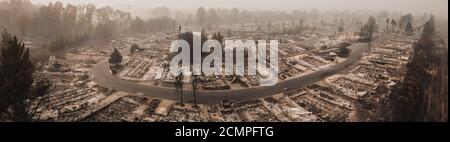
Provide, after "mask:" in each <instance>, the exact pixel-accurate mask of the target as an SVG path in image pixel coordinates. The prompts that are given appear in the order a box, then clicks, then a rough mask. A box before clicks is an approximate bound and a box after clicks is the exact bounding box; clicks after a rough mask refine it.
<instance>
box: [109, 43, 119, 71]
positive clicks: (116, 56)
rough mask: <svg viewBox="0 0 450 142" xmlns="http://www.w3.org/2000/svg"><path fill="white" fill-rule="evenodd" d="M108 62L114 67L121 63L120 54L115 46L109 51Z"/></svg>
mask: <svg viewBox="0 0 450 142" xmlns="http://www.w3.org/2000/svg"><path fill="white" fill-rule="evenodd" d="M109 63H110V64H112V65H113V66H114V67H117V66H119V65H120V63H122V55H121V54H120V52H119V51H118V50H117V49H116V48H114V51H113V52H112V53H111V56H110V58H109Z"/></svg>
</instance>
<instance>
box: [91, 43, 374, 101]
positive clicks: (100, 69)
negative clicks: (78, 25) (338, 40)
mask: <svg viewBox="0 0 450 142" xmlns="http://www.w3.org/2000/svg"><path fill="white" fill-rule="evenodd" d="M349 48H350V49H351V50H352V52H351V55H350V56H349V57H348V58H347V60H345V61H344V62H342V63H339V64H336V65H334V66H331V67H328V68H325V69H321V70H318V71H315V72H312V73H310V74H306V75H303V76H300V77H297V78H292V79H288V80H284V81H279V82H278V84H277V85H275V86H271V87H252V88H244V89H237V90H212V91H210V90H198V91H197V96H198V97H197V102H198V103H200V104H212V103H220V102H221V101H222V100H234V101H247V100H253V99H257V98H262V97H267V96H271V95H274V94H278V93H282V92H284V91H285V90H286V89H296V88H301V87H305V86H308V85H310V84H314V83H316V82H318V81H321V80H324V79H325V78H327V77H329V76H331V75H334V74H337V73H339V72H341V71H343V70H345V69H347V68H348V67H350V66H352V65H354V64H356V63H358V62H359V61H360V59H361V58H362V56H363V53H364V52H365V51H366V50H367V49H368V46H367V43H356V44H353V45H351V46H350V47H349ZM108 70H109V69H108V60H103V61H101V62H100V63H98V64H96V65H94V67H93V69H92V72H91V77H92V80H93V81H94V82H96V83H97V84H99V85H100V86H103V87H107V88H111V89H115V90H119V91H125V92H129V93H143V94H144V95H145V96H149V97H155V98H162V99H169V100H179V99H180V96H179V94H178V93H176V90H175V88H164V87H156V86H149V85H142V84H138V83H135V82H130V81H125V80H120V79H118V78H116V77H114V76H113V75H112V74H110V73H109V71H108ZM183 94H184V97H183V98H184V101H185V102H188V103H192V102H193V101H194V99H193V95H192V91H189V90H185V91H184V92H183Z"/></svg>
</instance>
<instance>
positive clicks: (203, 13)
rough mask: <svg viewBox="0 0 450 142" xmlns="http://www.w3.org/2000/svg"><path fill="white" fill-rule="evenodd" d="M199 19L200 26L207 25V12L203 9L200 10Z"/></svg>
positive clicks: (198, 11)
mask: <svg viewBox="0 0 450 142" xmlns="http://www.w3.org/2000/svg"><path fill="white" fill-rule="evenodd" d="M197 19H198V22H199V24H200V26H203V25H204V24H205V19H206V10H205V9H204V8H203V7H200V8H198V10H197Z"/></svg>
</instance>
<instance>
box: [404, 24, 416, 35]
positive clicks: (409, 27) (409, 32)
mask: <svg viewBox="0 0 450 142" xmlns="http://www.w3.org/2000/svg"><path fill="white" fill-rule="evenodd" d="M405 32H406V34H407V35H412V34H413V32H414V29H413V26H412V24H411V22H408V23H407V24H406V27H405Z"/></svg>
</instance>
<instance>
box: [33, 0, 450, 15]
mask: <svg viewBox="0 0 450 142" xmlns="http://www.w3.org/2000/svg"><path fill="white" fill-rule="evenodd" d="M31 1H32V2H33V3H48V2H51V1H58V0H31ZM60 1H63V2H65V3H66V2H69V3H73V4H80V3H94V4H96V5H98V6H105V5H110V6H112V7H116V6H118V7H119V6H121V7H123V6H126V5H131V7H132V8H133V7H139V8H146V7H148V8H149V9H150V8H153V7H158V6H166V7H169V8H171V9H193V8H197V7H200V6H202V7H206V8H210V7H215V8H233V7H237V8H239V9H251V10H258V9H259V10H261V9H270V10H292V9H312V8H317V9H371V10H394V11H402V12H420V13H424V12H428V13H434V14H435V15H447V13H448V0H60ZM444 13H445V14H444Z"/></svg>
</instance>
